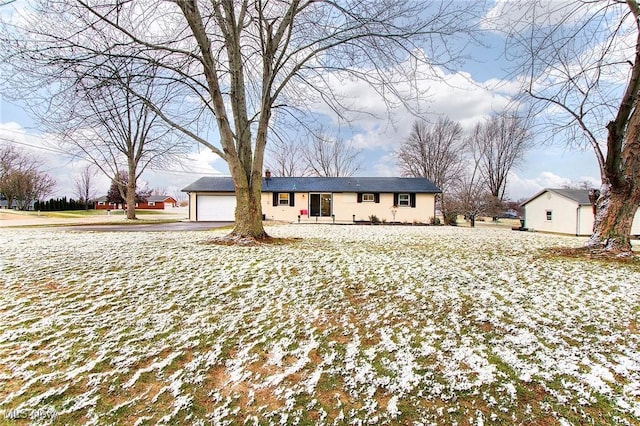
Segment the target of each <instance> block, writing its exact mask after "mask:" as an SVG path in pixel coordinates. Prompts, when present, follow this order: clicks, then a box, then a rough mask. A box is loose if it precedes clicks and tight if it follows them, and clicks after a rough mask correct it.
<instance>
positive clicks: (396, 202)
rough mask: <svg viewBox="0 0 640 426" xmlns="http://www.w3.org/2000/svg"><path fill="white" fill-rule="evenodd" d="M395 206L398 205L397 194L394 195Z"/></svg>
mask: <svg viewBox="0 0 640 426" xmlns="http://www.w3.org/2000/svg"><path fill="white" fill-rule="evenodd" d="M393 205H394V206H397V205H398V193H397V192H394V193H393Z"/></svg>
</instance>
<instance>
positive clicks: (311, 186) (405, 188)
mask: <svg viewBox="0 0 640 426" xmlns="http://www.w3.org/2000/svg"><path fill="white" fill-rule="evenodd" d="M182 191H184V192H233V191H234V187H233V181H232V180H231V178H230V177H218V176H215V177H202V178H200V179H198V180H197V181H195V182H193V183H192V184H191V185H189V186H187V187H186V188H184V189H183V190H182ZM262 192H412V193H427V194H436V193H440V192H442V191H441V190H440V189H439V188H438V187H437V186H435V185H434V184H433V183H432V182H431V181H430V180H429V179H426V178H401V177H272V178H269V179H266V178H263V179H262Z"/></svg>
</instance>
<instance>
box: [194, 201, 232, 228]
mask: <svg viewBox="0 0 640 426" xmlns="http://www.w3.org/2000/svg"><path fill="white" fill-rule="evenodd" d="M196 208H197V209H198V210H197V215H198V221H216V222H233V221H234V220H235V210H236V197H235V195H198V197H197V200H196Z"/></svg>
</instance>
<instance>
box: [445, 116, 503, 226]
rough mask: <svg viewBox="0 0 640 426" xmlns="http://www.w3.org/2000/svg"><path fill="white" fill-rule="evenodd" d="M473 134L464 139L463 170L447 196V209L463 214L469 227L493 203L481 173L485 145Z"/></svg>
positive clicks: (474, 223)
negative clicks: (465, 153)
mask: <svg viewBox="0 0 640 426" xmlns="http://www.w3.org/2000/svg"><path fill="white" fill-rule="evenodd" d="M476 129H477V128H476ZM475 136H476V135H475V134H472V135H470V136H468V137H467V138H466V140H465V150H466V152H467V155H466V157H465V161H464V170H463V171H462V173H461V175H460V176H459V178H458V179H457V180H456V181H455V183H454V185H453V188H452V191H451V196H450V197H449V198H448V199H449V201H448V205H449V209H450V210H451V211H453V212H456V213H458V214H461V215H464V217H465V218H466V219H468V220H469V223H470V224H471V227H475V225H476V218H477V217H478V216H480V215H483V214H487V212H489V211H491V209H492V207H493V204H494V202H493V200H494V197H493V196H492V195H491V193H490V192H489V190H488V185H487V180H486V178H485V176H484V174H483V173H482V162H483V157H484V155H485V146H484V144H483V143H482V142H481V141H480V140H479V139H478V138H477V137H475Z"/></svg>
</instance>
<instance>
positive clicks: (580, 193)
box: [522, 188, 591, 206]
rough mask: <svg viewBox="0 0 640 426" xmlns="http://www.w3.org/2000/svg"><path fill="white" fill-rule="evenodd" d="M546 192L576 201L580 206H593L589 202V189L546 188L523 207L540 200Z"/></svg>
mask: <svg viewBox="0 0 640 426" xmlns="http://www.w3.org/2000/svg"><path fill="white" fill-rule="evenodd" d="M545 192H555V193H556V194H558V195H561V196H563V197H565V198H568V199H570V200H573V201H575V202H576V203H578V204H579V205H586V206H588V205H591V202H590V201H589V190H587V189H564V188H545V189H543V190H542V191H540V192H538V193H537V194H536V195H534V196H533V197H531V198H529V199H528V200H527V201H525V202H524V203H522V205H525V204H527V203H529V202H530V201H533V200H535V199H536V198H538V197H539V196H540V195H542V194H544V193H545Z"/></svg>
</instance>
